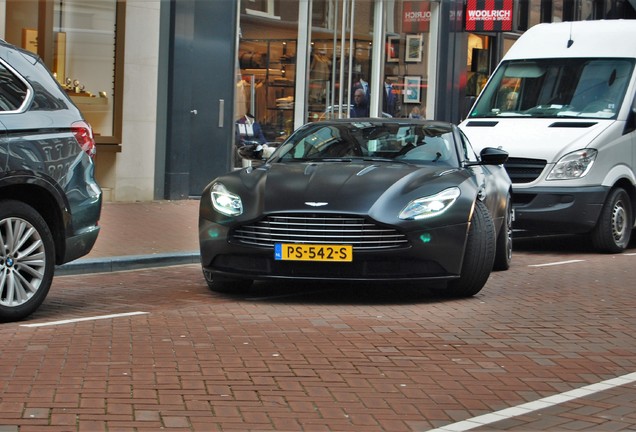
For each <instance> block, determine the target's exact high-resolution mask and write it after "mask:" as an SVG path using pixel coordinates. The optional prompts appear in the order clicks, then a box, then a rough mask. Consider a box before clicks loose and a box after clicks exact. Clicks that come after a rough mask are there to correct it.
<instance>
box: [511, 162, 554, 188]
mask: <svg viewBox="0 0 636 432" xmlns="http://www.w3.org/2000/svg"><path fill="white" fill-rule="evenodd" d="M546 163H547V161H545V160H543V159H523V158H508V160H507V161H506V163H505V164H504V167H505V168H506V171H507V172H508V176H509V177H510V180H512V182H513V183H530V182H533V181H535V180H536V179H537V178H539V176H540V175H541V172H543V169H544V168H545V165H546Z"/></svg>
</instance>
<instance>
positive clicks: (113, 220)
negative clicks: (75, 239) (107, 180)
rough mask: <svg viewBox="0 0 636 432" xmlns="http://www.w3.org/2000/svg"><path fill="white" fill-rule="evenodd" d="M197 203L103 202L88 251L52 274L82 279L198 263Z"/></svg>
mask: <svg viewBox="0 0 636 432" xmlns="http://www.w3.org/2000/svg"><path fill="white" fill-rule="evenodd" d="M198 215H199V200H198V199H190V200H178V201H143V202H121V203H120V202H106V203H104V205H103V207H102V215H101V218H100V221H99V224H100V226H101V230H100V233H99V236H98V237H97V241H96V242H95V246H94V247H93V249H92V250H91V252H90V253H89V254H88V255H86V256H84V257H82V258H80V259H78V260H75V261H73V262H71V263H68V264H65V265H63V266H61V267H58V269H57V271H56V273H57V274H59V275H63V274H85V273H93V272H104V271H114V270H129V269H135V268H144V267H159V266H164V265H174V264H185V263H198V262H199V239H198V231H197V225H198Z"/></svg>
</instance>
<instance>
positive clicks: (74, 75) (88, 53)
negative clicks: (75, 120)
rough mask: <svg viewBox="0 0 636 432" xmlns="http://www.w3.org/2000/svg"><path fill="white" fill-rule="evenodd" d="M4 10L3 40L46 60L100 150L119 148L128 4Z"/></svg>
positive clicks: (10, 1) (77, 2)
mask: <svg viewBox="0 0 636 432" xmlns="http://www.w3.org/2000/svg"><path fill="white" fill-rule="evenodd" d="M4 7H5V17H6V18H5V37H4V39H5V40H6V41H7V42H10V43H12V44H14V45H17V46H20V47H22V48H25V49H27V50H30V51H32V52H34V53H36V54H38V55H39V56H40V57H41V58H42V59H43V61H44V62H45V64H46V65H47V67H48V68H49V69H50V70H51V71H52V72H53V74H54V76H55V77H56V79H57V80H58V82H59V83H60V85H61V86H62V88H63V89H64V90H65V91H66V92H67V93H68V94H69V96H70V97H71V99H72V100H73V102H74V103H75V104H76V105H77V107H78V108H79V109H80V110H81V111H82V114H83V115H84V117H85V118H86V119H87V120H88V122H89V123H90V124H91V125H92V127H93V130H94V132H95V139H96V141H97V143H98V144H119V143H120V141H121V140H120V138H119V137H120V136H121V94H122V85H121V76H120V73H119V68H121V67H122V65H123V48H122V46H123V43H122V42H123V18H124V8H125V3H123V2H121V1H117V0H91V1H89V2H87V1H83V0H57V1H55V2H52V1H51V2H48V1H47V2H35V1H28V2H25V1H23V0H6V1H5V6H4ZM120 23H122V24H121V25H119V26H118V24H120Z"/></svg>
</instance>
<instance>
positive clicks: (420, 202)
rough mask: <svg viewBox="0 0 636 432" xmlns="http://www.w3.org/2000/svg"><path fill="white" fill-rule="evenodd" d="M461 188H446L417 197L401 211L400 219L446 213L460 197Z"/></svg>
mask: <svg viewBox="0 0 636 432" xmlns="http://www.w3.org/2000/svg"><path fill="white" fill-rule="evenodd" d="M459 194H460V192H459V188H458V187H452V188H448V189H444V190H443V191H441V192H440V193H438V194H435V195H431V196H426V197H422V198H418V199H415V200H413V201H411V202H410V203H408V205H407V206H406V207H404V209H403V210H402V211H401V212H400V219H406V220H418V219H426V218H430V217H434V216H437V215H440V214H442V213H444V212H445V211H446V210H448V209H449V208H450V206H452V205H453V203H454V202H455V201H457V198H458V197H459Z"/></svg>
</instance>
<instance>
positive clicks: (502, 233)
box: [493, 195, 512, 271]
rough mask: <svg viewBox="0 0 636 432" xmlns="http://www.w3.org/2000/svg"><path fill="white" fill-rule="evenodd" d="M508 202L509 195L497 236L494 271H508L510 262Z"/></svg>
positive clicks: (510, 217)
mask: <svg viewBox="0 0 636 432" xmlns="http://www.w3.org/2000/svg"><path fill="white" fill-rule="evenodd" d="M510 201H511V200H510V195H508V198H507V200H506V211H505V214H504V221H503V223H502V225H501V229H500V230H499V235H498V236H497V250H496V252H495V264H494V265H493V270H496V271H501V270H508V269H509V268H510V262H511V261H512V203H511V202H510Z"/></svg>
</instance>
